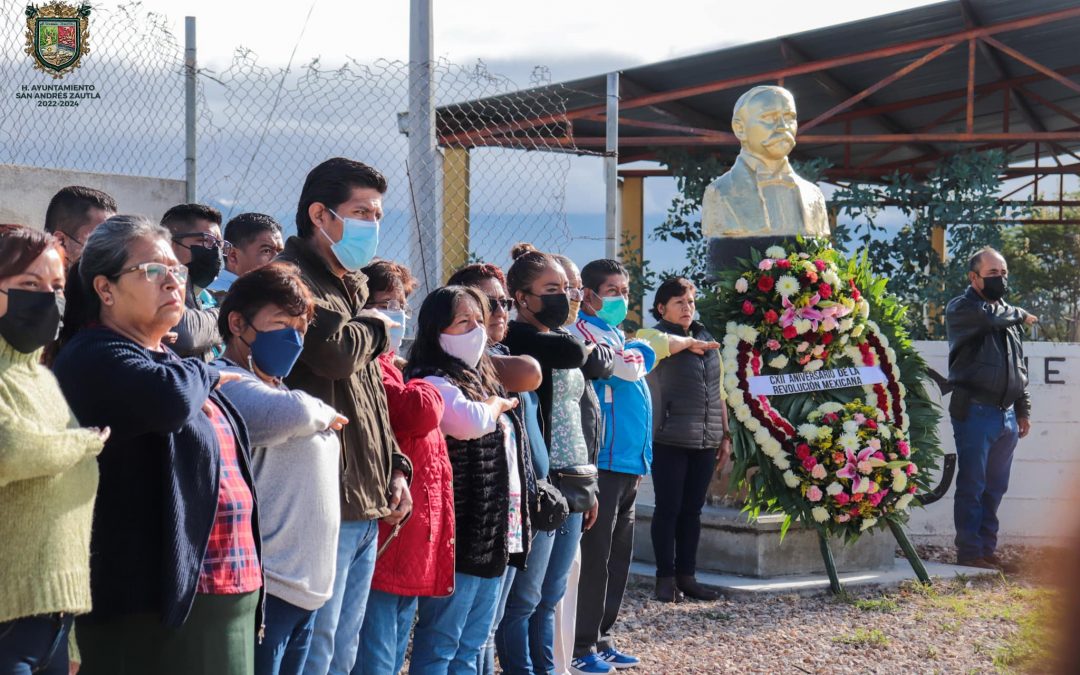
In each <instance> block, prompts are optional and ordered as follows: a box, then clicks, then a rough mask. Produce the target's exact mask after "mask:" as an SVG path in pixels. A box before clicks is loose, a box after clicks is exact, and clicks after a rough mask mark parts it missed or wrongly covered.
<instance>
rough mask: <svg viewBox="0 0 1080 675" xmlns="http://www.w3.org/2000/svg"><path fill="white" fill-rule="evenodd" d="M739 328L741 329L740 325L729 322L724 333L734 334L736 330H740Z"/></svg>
mask: <svg viewBox="0 0 1080 675" xmlns="http://www.w3.org/2000/svg"><path fill="white" fill-rule="evenodd" d="M738 327H739V324H737V323H735V322H734V321H728V322H727V326H725V327H724V332H725V333H734V332H735V329H736V328H738Z"/></svg>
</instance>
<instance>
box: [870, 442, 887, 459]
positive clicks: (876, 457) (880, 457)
mask: <svg viewBox="0 0 1080 675" xmlns="http://www.w3.org/2000/svg"><path fill="white" fill-rule="evenodd" d="M875 440H876V439H875ZM879 445H880V444H879ZM870 449H871V450H872V449H873V446H870ZM872 456H873V458H874V459H880V460H881V461H883V462H884V461H885V455H883V454H882V453H880V452H875V453H874V454H873V455H872Z"/></svg>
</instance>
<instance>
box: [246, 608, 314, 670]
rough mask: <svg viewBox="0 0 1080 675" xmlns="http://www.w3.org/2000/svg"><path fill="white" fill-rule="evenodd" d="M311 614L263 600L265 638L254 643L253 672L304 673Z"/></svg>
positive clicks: (309, 611) (311, 622)
mask: <svg viewBox="0 0 1080 675" xmlns="http://www.w3.org/2000/svg"><path fill="white" fill-rule="evenodd" d="M314 628H315V610H307V609H302V608H300V607H297V606H296V605H293V604H290V603H288V602H285V601H284V600H282V599H281V598H278V597H276V596H273V595H269V594H267V596H266V635H265V636H263V639H262V642H258V641H256V642H255V672H256V673H258V674H259V675H300V673H302V672H303V671H304V662H305V661H306V660H307V655H308V649H309V648H310V647H311V634H312V631H313V629H314Z"/></svg>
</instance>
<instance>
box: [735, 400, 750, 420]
mask: <svg viewBox="0 0 1080 675" xmlns="http://www.w3.org/2000/svg"><path fill="white" fill-rule="evenodd" d="M750 417H751V412H750V406H748V405H746V404H745V403H740V404H739V405H737V406H735V419H737V420H739V421H740V422H745V421H746V420H748V419H750Z"/></svg>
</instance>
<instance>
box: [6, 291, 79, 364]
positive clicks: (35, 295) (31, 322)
mask: <svg viewBox="0 0 1080 675" xmlns="http://www.w3.org/2000/svg"><path fill="white" fill-rule="evenodd" d="M0 293H3V294H5V295H7V296H8V308H7V314H5V315H4V316H0V337H3V338H4V339H5V340H7V342H8V344H10V345H11V346H12V347H14V348H15V350H16V351H19V352H22V353H23V354H29V353H31V352H33V351H36V350H38V349H41V348H42V347H44V346H45V345H47V344H49V343H50V342H52V341H53V340H55V339H56V336H57V335H58V334H59V333H60V321H61V319H62V318H63V316H64V296H62V295H59V294H57V293H52V292H50V291H24V290H22V289H19V288H12V289H10V290H7V291H0Z"/></svg>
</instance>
